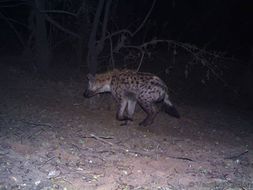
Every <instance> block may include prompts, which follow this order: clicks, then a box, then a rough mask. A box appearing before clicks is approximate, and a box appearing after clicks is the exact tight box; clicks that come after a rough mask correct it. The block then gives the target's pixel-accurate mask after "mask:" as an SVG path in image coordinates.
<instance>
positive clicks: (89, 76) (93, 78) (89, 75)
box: [87, 73, 95, 81]
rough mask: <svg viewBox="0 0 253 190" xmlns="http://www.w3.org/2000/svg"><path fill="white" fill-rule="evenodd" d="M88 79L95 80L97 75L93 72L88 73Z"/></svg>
mask: <svg viewBox="0 0 253 190" xmlns="http://www.w3.org/2000/svg"><path fill="white" fill-rule="evenodd" d="M87 79H88V80H89V81H94V80H95V76H93V75H92V74H90V73H89V74H87Z"/></svg>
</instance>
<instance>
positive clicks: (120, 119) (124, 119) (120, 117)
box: [116, 115, 133, 121]
mask: <svg viewBox="0 0 253 190" xmlns="http://www.w3.org/2000/svg"><path fill="white" fill-rule="evenodd" d="M116 118H117V120H119V121H133V119H132V118H130V117H128V116H125V115H124V116H119V115H117V117H116Z"/></svg>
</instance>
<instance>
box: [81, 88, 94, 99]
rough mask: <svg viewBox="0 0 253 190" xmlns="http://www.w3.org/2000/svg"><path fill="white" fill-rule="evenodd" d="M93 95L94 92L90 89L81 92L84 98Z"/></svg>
mask: <svg viewBox="0 0 253 190" xmlns="http://www.w3.org/2000/svg"><path fill="white" fill-rule="evenodd" d="M94 95H95V93H94V92H92V91H90V90H86V91H85V92H84V93H83V96H84V97H85V98H90V97H92V96H94Z"/></svg>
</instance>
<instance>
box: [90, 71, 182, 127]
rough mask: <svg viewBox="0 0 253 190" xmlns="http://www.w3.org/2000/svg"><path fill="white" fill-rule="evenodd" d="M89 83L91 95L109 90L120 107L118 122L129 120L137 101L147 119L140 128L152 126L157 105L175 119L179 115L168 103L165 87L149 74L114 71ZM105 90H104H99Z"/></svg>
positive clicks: (101, 75)
mask: <svg viewBox="0 0 253 190" xmlns="http://www.w3.org/2000/svg"><path fill="white" fill-rule="evenodd" d="M92 81H93V82H92V83H91V82H90V85H89V88H90V91H93V92H91V93H90V92H89V93H90V94H96V93H101V92H105V91H110V92H111V93H112V95H113V96H114V98H115V99H116V101H117V102H118V104H119V109H118V112H117V119H118V120H132V119H133V114H134V110H135V105H136V103H137V102H138V103H139V105H140V106H141V107H142V108H143V110H144V111H145V112H146V113H147V117H146V118H145V119H144V120H143V121H142V122H141V123H140V125H144V126H146V125H149V124H151V123H153V120H154V118H155V116H156V115H157V113H158V108H157V106H156V103H157V102H162V103H163V104H164V105H165V106H164V107H165V111H166V112H167V113H169V114H171V115H173V116H175V117H179V114H178V112H177V110H176V109H175V107H174V106H173V105H172V103H171V102H170V100H169V96H168V93H167V92H168V89H167V86H166V84H165V83H164V82H163V81H162V80H161V79H160V78H159V77H157V76H155V75H153V74H150V73H142V72H135V71H131V70H123V71H118V70H113V71H111V72H109V73H105V74H98V75H97V76H96V77H95V79H94V80H92ZM101 89H105V90H101Z"/></svg>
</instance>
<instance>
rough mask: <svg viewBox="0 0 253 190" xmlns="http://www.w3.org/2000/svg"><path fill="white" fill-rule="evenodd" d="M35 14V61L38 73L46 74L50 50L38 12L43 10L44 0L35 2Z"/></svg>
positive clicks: (42, 17) (43, 19)
mask: <svg viewBox="0 0 253 190" xmlns="http://www.w3.org/2000/svg"><path fill="white" fill-rule="evenodd" d="M33 8H34V12H35V29H34V31H35V61H36V66H37V68H38V71H39V72H43V73H44V72H47V71H48V70H49V64H50V59H51V58H50V57H51V56H50V54H51V53H50V49H49V42H48V35H47V34H48V33H47V28H46V21H45V17H44V15H43V13H41V12H40V10H45V0H36V1H35V4H34V6H33Z"/></svg>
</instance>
